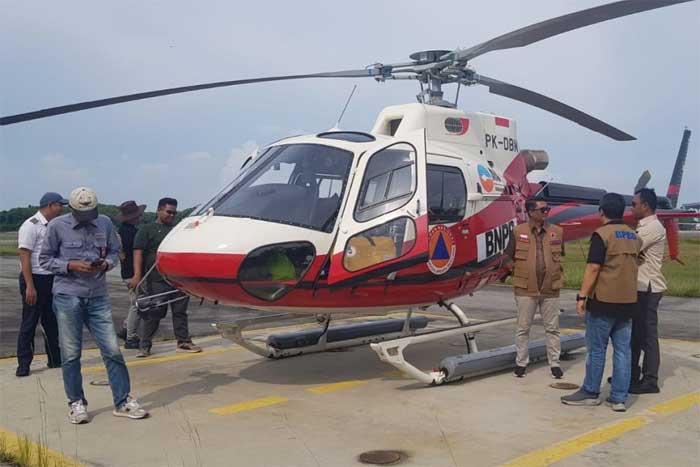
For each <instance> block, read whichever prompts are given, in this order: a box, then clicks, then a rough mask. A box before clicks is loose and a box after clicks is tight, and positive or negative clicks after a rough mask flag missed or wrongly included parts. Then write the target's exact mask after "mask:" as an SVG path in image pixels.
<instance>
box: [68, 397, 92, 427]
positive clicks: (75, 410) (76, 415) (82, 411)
mask: <svg viewBox="0 0 700 467" xmlns="http://www.w3.org/2000/svg"><path fill="white" fill-rule="evenodd" d="M68 420H69V421H70V422H71V423H74V424H76V425H80V424H81V423H87V422H89V421H90V418H89V417H88V412H87V407H85V404H83V401H75V402H71V404H70V413H69V414H68Z"/></svg>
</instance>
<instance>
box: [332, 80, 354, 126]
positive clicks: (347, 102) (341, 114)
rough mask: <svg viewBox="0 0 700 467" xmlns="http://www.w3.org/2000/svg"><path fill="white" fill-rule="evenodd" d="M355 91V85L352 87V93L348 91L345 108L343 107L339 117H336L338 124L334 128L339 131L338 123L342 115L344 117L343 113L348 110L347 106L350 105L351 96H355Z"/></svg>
mask: <svg viewBox="0 0 700 467" xmlns="http://www.w3.org/2000/svg"><path fill="white" fill-rule="evenodd" d="M355 89H357V84H356V85H354V86H353V87H352V91H350V95H349V96H348V100H347V101H345V107H343V111H342V112H340V117H338V122H337V123H336V124H335V128H336V129H338V130H340V121H341V120H342V119H343V115H345V111H346V110H347V108H348V105H350V99H352V96H353V94H355Z"/></svg>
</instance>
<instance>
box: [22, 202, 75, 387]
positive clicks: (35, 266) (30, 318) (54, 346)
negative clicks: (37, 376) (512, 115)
mask: <svg viewBox="0 0 700 467" xmlns="http://www.w3.org/2000/svg"><path fill="white" fill-rule="evenodd" d="M67 204H68V200H66V199H64V198H63V197H62V196H61V195H59V194H58V193H51V192H50V193H45V194H44V196H42V197H41V200H39V210H38V211H37V212H36V214H34V215H33V216H32V217H30V218H29V219H27V220H25V221H24V223H22V226H21V227H20V228H19V234H18V239H17V240H18V242H17V243H18V247H19V261H20V268H21V269H20V275H19V290H20V293H21V295H22V323H21V325H20V329H19V335H18V336H17V371H16V372H15V374H16V375H17V376H18V377H22V376H29V367H30V365H31V364H32V360H33V359H34V334H35V332H36V325H37V324H38V323H39V321H40V320H41V327H42V328H43V329H44V346H45V347H46V355H47V357H48V365H49V368H59V367H60V366H61V352H60V349H59V345H58V325H57V323H56V315H54V312H53V294H52V291H51V289H52V287H53V274H52V273H51V272H49V271H47V270H46V269H44V268H42V267H41V266H40V265H39V253H40V252H41V244H42V242H43V241H44V236H45V235H46V226H47V225H48V224H49V221H51V219H53V218H55V217H56V216H58V215H59V214H60V213H61V209H63V206H65V205H67Z"/></svg>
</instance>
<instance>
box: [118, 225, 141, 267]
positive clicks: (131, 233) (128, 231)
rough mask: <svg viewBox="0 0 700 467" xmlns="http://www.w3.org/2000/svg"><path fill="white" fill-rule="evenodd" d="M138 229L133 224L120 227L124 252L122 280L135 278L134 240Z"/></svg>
mask: <svg viewBox="0 0 700 467" xmlns="http://www.w3.org/2000/svg"><path fill="white" fill-rule="evenodd" d="M136 232H138V229H137V228H136V226H134V225H133V224H127V223H126V222H124V223H123V224H122V225H121V227H119V237H120V238H121V239H122V252H123V253H124V259H123V260H120V261H121V275H122V279H131V278H132V277H134V238H136Z"/></svg>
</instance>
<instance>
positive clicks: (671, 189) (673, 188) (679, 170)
mask: <svg viewBox="0 0 700 467" xmlns="http://www.w3.org/2000/svg"><path fill="white" fill-rule="evenodd" d="M689 141H690V130H689V129H687V128H686V129H685V130H684V131H683V139H682V140H681V147H680V148H679V149H678V156H677V157H676V165H675V166H674V167H673V174H672V175H671V183H669V185H668V192H667V193H666V197H667V198H668V199H669V200H670V201H671V207H672V208H676V206H677V205H678V194H679V193H680V191H681V182H682V181H683V167H684V166H685V158H686V157H687V156H688V143H689Z"/></svg>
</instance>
